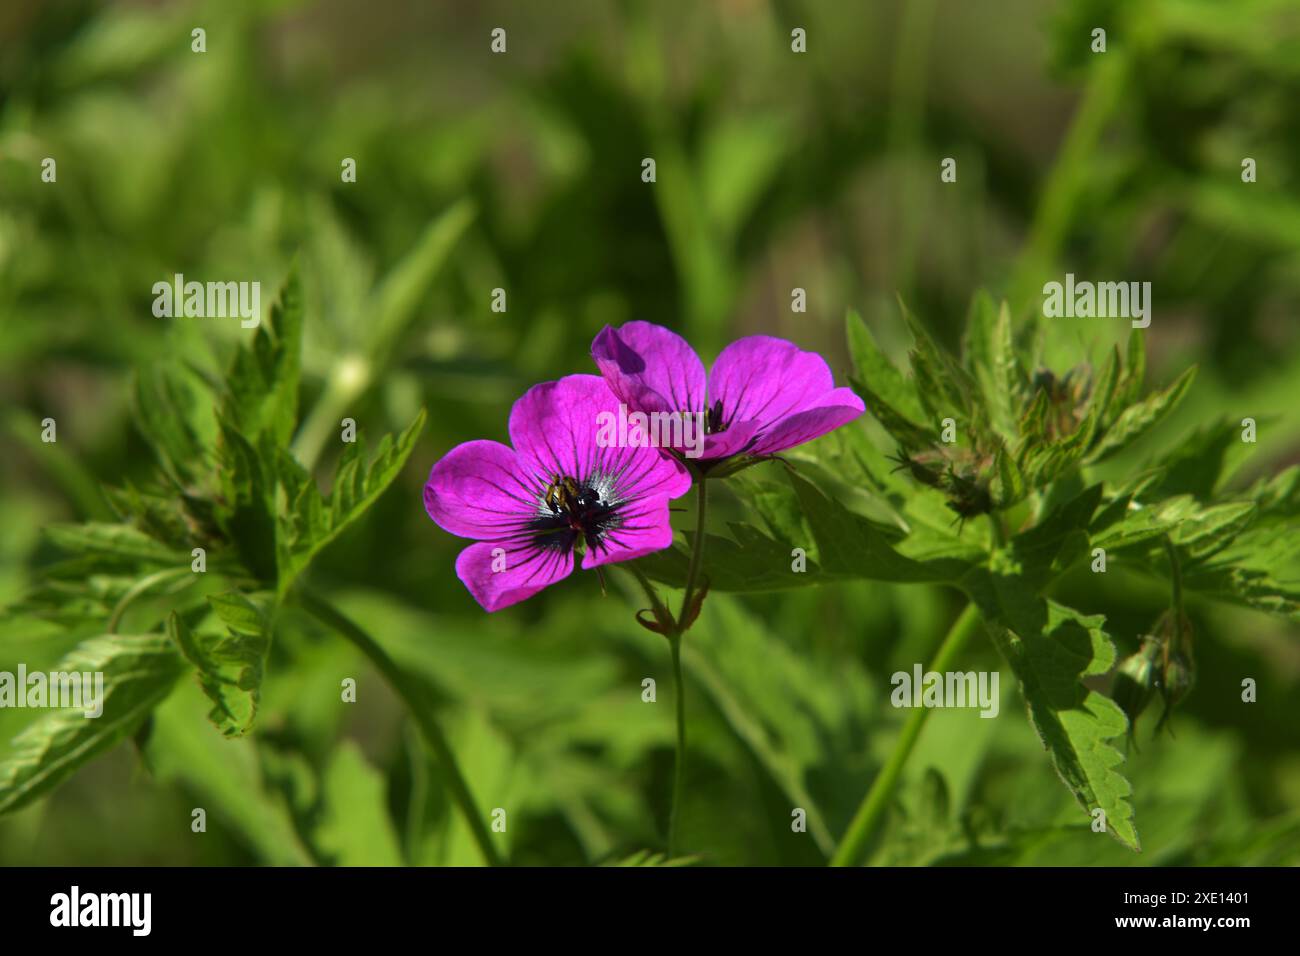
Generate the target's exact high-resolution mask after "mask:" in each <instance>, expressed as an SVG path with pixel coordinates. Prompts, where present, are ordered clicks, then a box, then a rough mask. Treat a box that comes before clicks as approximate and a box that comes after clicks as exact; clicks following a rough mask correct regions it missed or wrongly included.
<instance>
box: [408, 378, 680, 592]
mask: <svg viewBox="0 0 1300 956" xmlns="http://www.w3.org/2000/svg"><path fill="white" fill-rule="evenodd" d="M617 407H618V399H617V398H616V397H615V396H614V395H613V393H611V392H610V390H609V386H607V385H606V384H605V382H604V381H603V380H602V379H601V378H600V377H599V376H597V375H570V376H568V377H566V378H562V379H560V380H559V381H558V382H543V383H542V384H541V385H535V386H533V387H532V388H530V389H529V390H528V391H527V392H525V393H524V396H523V397H522V398H520V399H519V401H517V402H515V404H514V408H512V409H511V410H510V442H511V444H513V445H514V448H513V449H512V448H510V447H508V446H506V445H503V444H501V443H500V442H495V441H471V442H466V443H465V444H463V445H458V446H456V447H455V448H453V449H452V450H451V451H449V452H448V453H447V454H446V456H445V457H443V458H442V460H440V461H439V462H438V463H437V464H435V465H434V466H433V470H432V471H431V472H430V473H429V481H428V483H427V484H426V485H425V486H424V507H425V510H427V511H428V512H429V517H430V518H432V519H433V520H434V521H436V522H437V523H438V524H439V526H441V527H442V528H443V529H444V530H446V531H450V532H451V533H452V534H456V535H460V536H461V537H463V538H475V539H477V543H476V544H472V545H470V546H469V547H468V548H466V549H465V550H464V551H462V552H461V553H460V557H459V558H457V559H456V574H457V576H458V577H459V578H460V579H461V580H462V581H463V582H465V586H466V587H467V588H469V591H470V593H471V594H473V595H474V599H475V600H476V601H478V602H479V604H481V605H483V607H484V609H485V610H488V611H496V610H499V609H500V608H503V607H509V606H510V605H511V604H516V603H518V602H519V601H522V600H524V599H525V598H529V597H532V596H533V595H534V594H536V593H537V592H538V591H540V590H542V588H544V587H546V586H547V585H549V584H554V583H555V582H556V581H559V580H562V579H563V578H566V577H568V576H569V574H570V572H572V571H573V554H574V549H575V547H576V546H577V544H578V542H579V540H581V541H582V542H583V543H584V545H585V548H586V553H585V554H584V556H583V559H582V566H583V567H584V568H595V567H598V566H599V565H602V564H608V563H610V562H613V561H628V560H630V559H632V558H636V557H640V556H641V555H643V554H649V553H650V552H652V551H658V550H660V549H662V548H666V547H668V546H669V545H670V544H672V540H673V532H672V528H671V527H670V526H669V524H668V501H669V499H671V498H678V497H680V496H682V495H684V494H685V493H686V492H687V491H688V490H689V489H690V487H691V478H690V475H689V474H688V473H687V471H686V469H684V468H683V467H682V466H681V465H680V464H679V463H677V462H675V461H672V460H670V459H668V458H666V457H665V456H663V455H661V454H659V452H657V451H656V450H655V449H653V448H646V447H622V448H620V447H603V446H601V445H599V444H598V443H597V441H596V435H597V420H598V418H599V417H600V415H601V413H602V412H605V413H609V414H614V413H615V411H616V409H617Z"/></svg>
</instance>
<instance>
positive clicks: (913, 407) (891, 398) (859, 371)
mask: <svg viewBox="0 0 1300 956" xmlns="http://www.w3.org/2000/svg"><path fill="white" fill-rule="evenodd" d="M845 327H846V329H847V331H848V339H849V355H850V357H851V358H852V359H853V368H854V370H855V372H856V375H855V378H856V379H857V381H859V382H861V383H862V384H864V385H866V386H867V387H868V388H869V389H870V390H871V391H872V393H873V394H874V395H876V396H877V397H878V399H879V400H880V401H882V402H884V403H887V404H888V405H889V407H890V408H893V409H896V410H897V411H898V413H899V414H900V415H901V416H902V417H904V418H906V419H910V420H912V421H917V420H920V419H923V418H924V417H925V412H924V411H923V410H922V408H921V404H920V402H918V401H917V399H916V392H915V391H914V390H913V388H912V386H911V384H910V383H909V382H908V381H907V379H906V378H904V377H903V373H902V372H900V371H899V370H898V369H897V368H896V367H895V366H894V363H893V362H891V361H890V360H889V357H888V356H887V355H885V353H884V352H882V351H881V350H880V346H879V345H877V344H876V339H875V337H874V336H873V335H872V334H871V329H870V328H868V326H867V323H866V322H864V321H863V320H862V317H861V316H859V315H858V313H856V312H850V313H849V314H848V318H847V320H846V321H845Z"/></svg>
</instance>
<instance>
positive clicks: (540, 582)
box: [456, 538, 573, 611]
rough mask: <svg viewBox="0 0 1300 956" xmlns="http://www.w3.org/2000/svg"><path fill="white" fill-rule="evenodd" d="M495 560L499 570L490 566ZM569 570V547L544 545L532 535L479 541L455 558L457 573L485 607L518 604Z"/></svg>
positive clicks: (570, 553) (484, 608) (499, 607)
mask: <svg viewBox="0 0 1300 956" xmlns="http://www.w3.org/2000/svg"><path fill="white" fill-rule="evenodd" d="M498 548H500V549H501V550H500V551H499V552H498V551H497V549H498ZM493 552H497V553H496V554H495V555H494V553H493ZM494 561H495V563H496V566H497V567H498V568H501V570H499V571H494V570H493V563H494ZM572 571H573V550H572V549H571V548H549V547H543V546H541V545H539V544H538V543H537V542H536V541H535V540H533V539H531V538H518V539H514V540H512V541H480V542H478V543H476V544H471V545H470V546H469V547H468V548H466V549H465V550H464V551H462V552H461V553H460V557H458V558H457V559H456V576H457V577H458V578H460V579H461V581H463V582H464V583H465V587H467V588H469V593H470V594H472V595H474V600H476V601H478V603H479V604H481V605H482V606H483V610H485V611H499V610H501V608H503V607H509V606H510V605H512V604H518V603H519V602H520V601H523V600H526V599H527V598H530V597H532V596H533V595H534V594H536V593H537V592H538V591H540V590H542V589H543V588H545V587H547V586H548V585H551V584H554V583H555V582H556V581H562V580H564V579H565V578H567V577H568V576H569V574H570V573H571V572H572Z"/></svg>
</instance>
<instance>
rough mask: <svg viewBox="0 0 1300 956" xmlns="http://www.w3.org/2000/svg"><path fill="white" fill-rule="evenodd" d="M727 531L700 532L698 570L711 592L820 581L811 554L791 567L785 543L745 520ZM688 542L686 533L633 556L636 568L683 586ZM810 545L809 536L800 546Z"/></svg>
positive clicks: (773, 588)
mask: <svg viewBox="0 0 1300 956" xmlns="http://www.w3.org/2000/svg"><path fill="white" fill-rule="evenodd" d="M729 530H730V531H731V533H732V535H733V536H734V540H733V539H732V538H728V537H725V536H723V535H718V534H706V535H705V541H704V569H703V575H704V577H705V578H707V579H708V582H709V590H710V591H734V592H750V593H756V592H761V591H782V590H788V589H790V588H801V587H809V586H811V585H814V584H817V583H819V582H820V583H824V582H825V578H824V577H823V576H822V574H821V571H820V569H819V568H818V566H817V564H816V562H815V561H813V560H812V559H807V564H806V570H804V571H802V572H799V571H795V570H794V567H793V565H794V561H795V556H794V555H793V554H792V553H791V552H792V551H793V548H792V547H791V546H790V545H789V544H786V543H783V542H780V541H776V540H774V539H773V538H771V537H770V536H769V535H767V534H765V533H764V532H762V531H760V530H759V529H758V528H755V527H754V526H752V525H748V524H744V523H733V524H731V525H729ZM693 542H694V533H693V532H691V533H689V534H687V536H686V546H685V547H682V546H680V545H679V546H675V547H672V548H667V549H665V550H663V551H657V552H655V553H654V554H649V555H646V556H645V557H643V558H638V559H637V567H639V568H641V569H642V570H643V571H644V572H645V573H646V574H647V575H648V576H649V577H650V578H651V579H652V580H655V581H659V582H662V583H663V584H667V585H669V586H671V587H678V588H679V587H684V586H685V585H686V575H687V568H688V567H689V565H690V548H691V547H692V546H693ZM797 546H798V545H796V547H797ZM811 546H812V541H809V542H807V544H806V545H803V547H804V548H805V550H806V551H807V550H808V549H810V548H811Z"/></svg>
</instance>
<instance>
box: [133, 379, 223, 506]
mask: <svg viewBox="0 0 1300 956" xmlns="http://www.w3.org/2000/svg"><path fill="white" fill-rule="evenodd" d="M183 375H184V373H182V372H178V371H177V370H176V369H175V368H174V367H172V366H161V365H160V366H155V367H153V368H151V369H149V370H148V371H142V372H141V373H140V374H139V376H138V377H137V378H136V383H135V420H136V426H137V427H138V428H139V429H140V431H141V433H142V434H143V435H144V436H145V438H147V439H148V440H149V444H150V445H151V446H152V447H153V450H154V452H155V454H157V456H158V459H159V464H160V465H161V466H162V468H163V470H164V472H166V473H167V474H168V475H169V477H170V478H171V479H172V481H173V482H175V483H176V484H177V485H180V486H182V487H184V486H187V485H189V484H190V483H191V482H192V480H193V477H194V475H195V474H196V473H197V471H198V470H199V469H202V468H203V466H204V463H205V460H206V459H207V457H208V449H207V448H206V447H205V445H204V443H203V440H202V439H201V438H200V437H199V434H198V432H197V431H196V430H195V428H194V426H193V424H192V419H193V417H194V415H195V413H196V412H197V410H198V406H199V398H198V396H197V395H196V394H195V391H194V389H193V388H192V387H191V386H190V384H189V381H188V379H186V378H183Z"/></svg>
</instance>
